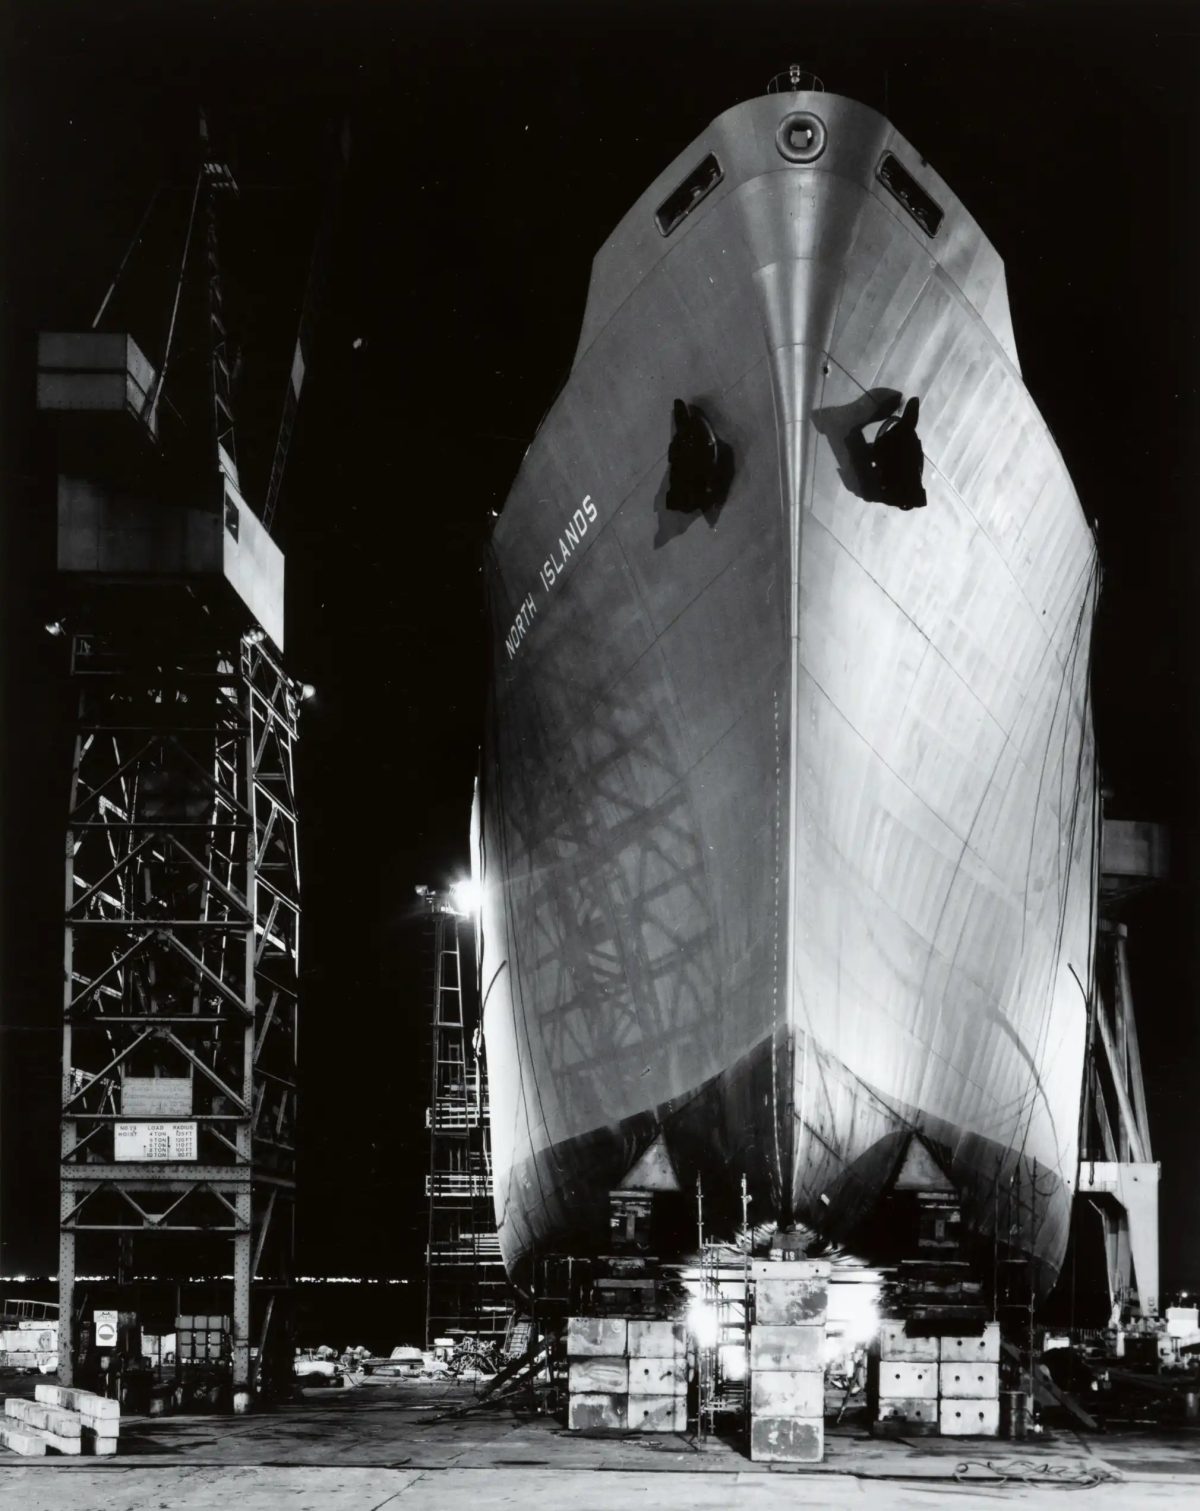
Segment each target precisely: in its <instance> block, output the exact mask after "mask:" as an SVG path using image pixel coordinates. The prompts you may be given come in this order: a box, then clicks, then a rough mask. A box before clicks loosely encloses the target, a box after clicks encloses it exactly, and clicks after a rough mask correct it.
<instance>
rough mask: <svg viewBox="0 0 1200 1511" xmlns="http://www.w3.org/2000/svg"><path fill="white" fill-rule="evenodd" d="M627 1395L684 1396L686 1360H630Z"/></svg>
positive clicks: (685, 1392)
mask: <svg viewBox="0 0 1200 1511" xmlns="http://www.w3.org/2000/svg"><path fill="white" fill-rule="evenodd" d="M629 1394H630V1395H631V1396H674V1395H686V1394H687V1362H686V1360H684V1359H682V1358H679V1359H633V1358H631V1359H630V1360H629ZM631 1409H632V1408H631Z"/></svg>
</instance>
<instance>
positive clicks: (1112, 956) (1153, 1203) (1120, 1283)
mask: <svg viewBox="0 0 1200 1511" xmlns="http://www.w3.org/2000/svg"><path fill="white" fill-rule="evenodd" d="M1168 861H1169V848H1168V836H1167V832H1166V830H1165V829H1164V828H1163V827H1162V826H1161V825H1158V824H1149V823H1141V822H1134V821H1131V820H1124V819H1113V818H1110V817H1109V816H1108V815H1107V814H1105V816H1104V822H1103V826H1102V829H1101V850H1100V926H1099V936H1098V939H1097V946H1096V974H1095V981H1094V983H1093V988H1092V992H1091V994H1090V1001H1089V1004H1088V1006H1089V1015H1088V1050H1087V1059H1086V1069H1085V1074H1084V1088H1083V1113H1082V1121H1081V1138H1080V1166H1079V1184H1078V1187H1077V1188H1076V1189H1077V1197H1078V1198H1079V1199H1080V1200H1082V1201H1085V1202H1086V1203H1087V1204H1088V1205H1089V1207H1090V1208H1091V1209H1092V1210H1093V1211H1094V1212H1095V1214H1096V1215H1097V1216H1098V1218H1099V1221H1100V1229H1101V1234H1102V1237H1103V1241H1104V1262H1105V1274H1106V1278H1107V1283H1108V1299H1109V1303H1110V1305H1111V1306H1112V1307H1113V1308H1114V1309H1116V1310H1118V1311H1119V1312H1120V1313H1121V1314H1123V1315H1131V1314H1132V1315H1140V1316H1142V1317H1153V1316H1157V1315H1158V1313H1159V1309H1160V1295H1159V1228H1158V1185H1159V1175H1160V1172H1161V1166H1160V1164H1159V1162H1158V1161H1157V1160H1156V1159H1155V1158H1154V1152H1153V1149H1152V1147H1151V1141H1150V1120H1149V1117H1148V1116H1147V1112H1146V1091H1145V1086H1144V1083H1143V1078H1142V1060H1141V1052H1140V1050H1139V1047H1138V1034H1137V1023H1136V1019H1135V1016H1134V1010H1133V988H1132V983H1131V977H1130V970H1129V953H1128V927H1127V925H1126V924H1125V923H1124V922H1123V921H1122V920H1121V918H1120V916H1119V914H1120V911H1121V904H1122V903H1123V902H1124V901H1125V900H1126V899H1127V898H1129V897H1130V896H1133V895H1135V894H1137V893H1139V892H1142V891H1145V890H1146V888H1148V887H1150V886H1153V885H1155V884H1156V883H1158V882H1161V881H1164V880H1165V879H1166V877H1167V875H1168Z"/></svg>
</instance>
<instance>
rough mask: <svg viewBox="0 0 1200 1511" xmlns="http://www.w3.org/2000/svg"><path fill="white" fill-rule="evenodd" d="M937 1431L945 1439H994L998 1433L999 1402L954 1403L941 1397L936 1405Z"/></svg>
mask: <svg viewBox="0 0 1200 1511" xmlns="http://www.w3.org/2000/svg"><path fill="white" fill-rule="evenodd" d="M938 1430H939V1431H940V1432H941V1434H942V1436H943V1437H947V1438H957V1437H963V1438H994V1437H998V1436H999V1433H1000V1402H999V1401H955V1400H950V1399H947V1398H946V1397H945V1396H943V1397H942V1399H941V1401H940V1402H939V1403H938Z"/></svg>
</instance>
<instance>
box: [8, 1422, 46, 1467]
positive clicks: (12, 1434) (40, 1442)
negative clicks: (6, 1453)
mask: <svg viewBox="0 0 1200 1511" xmlns="http://www.w3.org/2000/svg"><path fill="white" fill-rule="evenodd" d="M0 1446H2V1447H4V1448H11V1449H12V1451H13V1452H14V1453H19V1454H21V1455H22V1456H23V1457H25V1458H28V1459H36V1458H44V1457H45V1453H46V1447H47V1444H46V1439H45V1437H44V1436H43V1435H42V1434H41V1433H40V1432H39V1431H38V1430H37V1428H36V1427H26V1426H25V1424H24V1423H23V1422H17V1421H14V1420H13V1418H12V1417H4V1418H0Z"/></svg>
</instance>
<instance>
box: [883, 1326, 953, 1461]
mask: <svg viewBox="0 0 1200 1511" xmlns="http://www.w3.org/2000/svg"><path fill="white" fill-rule="evenodd" d="M871 1398H872V1403H873V1405H874V1413H873V1414H874V1417H875V1420H876V1422H878V1423H879V1424H881V1425H882V1426H883V1427H884V1429H885V1431H888V1432H897V1431H903V1432H904V1433H906V1434H908V1435H910V1436H914V1437H916V1436H933V1435H935V1434H936V1433H937V1430H938V1340H937V1339H936V1338H910V1337H909V1336H908V1334H907V1333H906V1332H905V1331H904V1323H903V1322H901V1321H898V1320H890V1319H889V1320H886V1321H884V1322H883V1323H882V1324H881V1326H880V1329H879V1350H878V1354H877V1356H875V1357H873V1358H872V1360H871Z"/></svg>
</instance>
